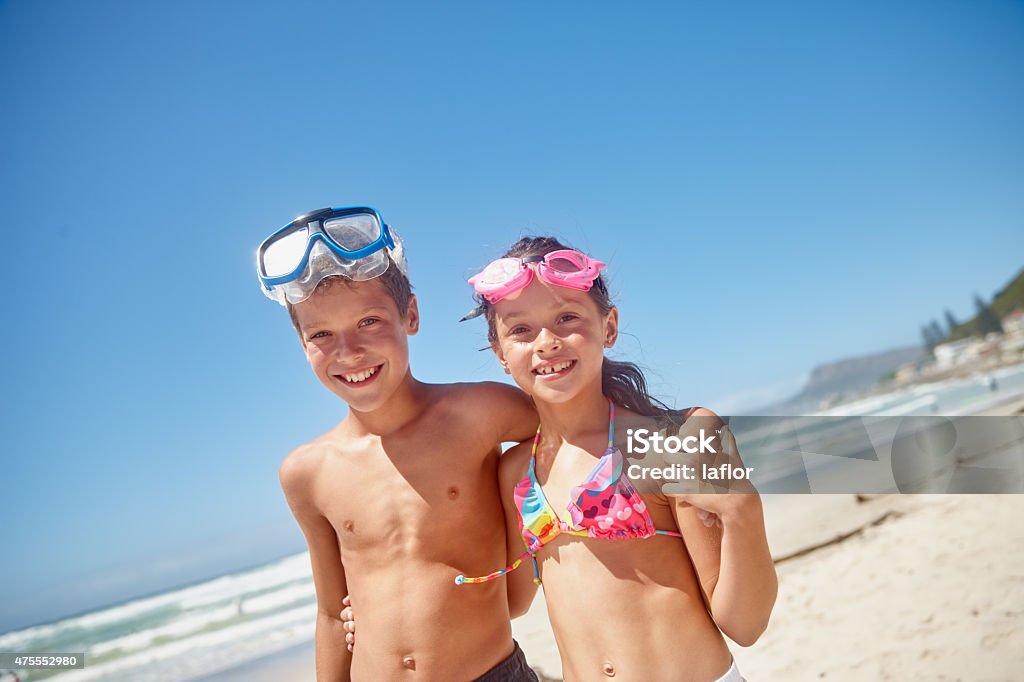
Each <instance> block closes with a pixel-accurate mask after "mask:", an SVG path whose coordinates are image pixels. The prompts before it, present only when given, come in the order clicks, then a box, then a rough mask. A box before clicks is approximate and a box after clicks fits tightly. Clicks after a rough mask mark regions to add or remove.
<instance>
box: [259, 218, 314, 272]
mask: <svg viewBox="0 0 1024 682" xmlns="http://www.w3.org/2000/svg"><path fill="white" fill-rule="evenodd" d="M308 234H309V231H308V230H307V229H306V228H302V229H299V230H295V231H294V232H291V233H289V234H286V235H284V236H283V237H281V238H280V239H276V240H274V241H273V242H272V243H270V244H268V245H267V248H266V249H265V250H264V251H263V269H264V270H265V273H264V274H265V275H266V276H267V277H281V276H282V275H287V274H288V273H289V272H291V271H292V270H294V269H295V268H296V267H297V266H298V264H299V262H300V261H301V260H302V255H303V254H304V253H305V252H306V239H307V236H308Z"/></svg>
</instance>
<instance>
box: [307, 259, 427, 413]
mask: <svg viewBox="0 0 1024 682" xmlns="http://www.w3.org/2000/svg"><path fill="white" fill-rule="evenodd" d="M293 308H294V311H295V319H296V320H297V321H298V323H299V334H300V336H301V337H302V345H303V347H304V348H305V351H306V359H307V360H308V361H309V364H310V366H311V367H312V368H313V372H314V373H315V374H316V377H317V379H319V380H320V383H322V384H323V385H324V386H326V387H327V388H328V389H329V390H330V391H331V392H332V393H334V394H335V395H336V396H338V397H339V398H341V399H342V400H344V401H345V402H346V403H348V405H349V407H351V408H352V409H354V410H356V411H358V412H370V411H372V410H376V409H378V408H380V407H381V406H382V405H383V404H384V403H385V402H386V401H387V399H388V398H390V397H391V395H392V394H393V393H394V392H395V390H396V389H397V388H398V387H399V385H401V383H402V380H403V379H404V378H405V375H406V373H407V372H408V370H409V338H408V337H409V336H411V335H412V334H415V333H416V332H417V331H418V330H419V311H418V309H417V306H416V298H415V297H413V298H412V299H411V300H410V301H409V310H408V311H404V312H405V314H404V315H403V314H400V313H399V310H398V307H397V306H396V305H395V301H394V299H393V298H391V296H390V295H389V294H388V292H387V290H386V289H385V288H384V286H383V285H382V284H381V283H380V281H379V280H376V279H372V280H369V281H367V282H348V281H335V282H331V283H329V284H327V285H326V286H322V287H321V288H319V289H317V290H316V292H314V294H313V295H312V296H310V297H309V298H307V299H306V300H305V301H303V302H302V303H298V304H296V305H295V306H294V307H293Z"/></svg>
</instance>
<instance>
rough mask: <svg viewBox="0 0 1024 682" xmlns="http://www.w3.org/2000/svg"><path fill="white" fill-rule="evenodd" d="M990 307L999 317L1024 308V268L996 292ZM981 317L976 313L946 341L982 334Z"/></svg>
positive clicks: (957, 327) (958, 326)
mask: <svg viewBox="0 0 1024 682" xmlns="http://www.w3.org/2000/svg"><path fill="white" fill-rule="evenodd" d="M989 307H990V308H991V309H992V312H993V313H995V316H996V317H997V318H999V319H1002V318H1003V317H1006V316H1007V315H1009V314H1010V313H1011V312H1013V310H1014V309H1015V308H1024V270H1021V271H1020V272H1018V273H1017V276H1016V277H1014V278H1013V280H1011V281H1010V283H1009V284H1007V285H1006V286H1005V287H1003V289H1002V290H1001V291H999V292H997V293H996V295H995V297H994V298H993V299H992V302H991V303H990V304H989ZM979 318H980V315H978V314H976V315H975V316H974V317H972V318H971V319H969V320H967V321H966V322H962V323H961V324H958V325H957V326H956V328H955V329H954V330H953V331H952V333H950V334H949V335H948V336H947V337H946V338H945V339H944V341H957V340H959V339H964V338H967V337H968V336H979V335H981V329H980V325H979Z"/></svg>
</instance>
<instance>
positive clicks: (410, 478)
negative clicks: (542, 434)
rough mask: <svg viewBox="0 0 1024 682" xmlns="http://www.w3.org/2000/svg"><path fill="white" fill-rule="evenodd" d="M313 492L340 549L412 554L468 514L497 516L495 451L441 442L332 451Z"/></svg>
mask: <svg viewBox="0 0 1024 682" xmlns="http://www.w3.org/2000/svg"><path fill="white" fill-rule="evenodd" d="M316 495H317V499H318V502H319V506H320V509H322V510H323V511H324V513H325V515H326V516H327V518H328V520H329V521H330V522H331V525H332V526H334V528H335V531H336V532H337V534H338V540H339V544H340V546H341V549H342V552H343V553H344V552H346V551H349V552H352V551H358V550H367V549H381V550H384V551H386V552H393V553H395V554H396V555H398V554H403V553H407V552H410V553H415V552H419V551H421V550H422V547H423V546H429V545H431V544H435V543H437V542H440V541H451V539H452V538H453V537H458V535H456V533H458V532H459V529H462V528H465V527H466V526H467V525H470V524H472V523H473V519H474V518H484V519H486V518H489V517H494V516H495V515H497V518H499V519H500V518H501V514H502V511H501V506H500V502H499V498H498V492H497V459H496V456H489V455H488V454H487V453H468V452H459V451H452V450H449V449H447V447H445V446H442V445H438V446H430V445H425V446H422V447H417V448H391V449H390V450H389V451H383V450H380V449H372V448H368V449H366V450H364V451H361V452H355V451H349V452H345V453H339V455H338V456H337V457H333V458H331V459H330V461H329V462H327V463H326V464H325V466H324V468H323V472H322V475H321V477H320V478H319V479H318V481H317V491H316ZM487 525H489V524H487Z"/></svg>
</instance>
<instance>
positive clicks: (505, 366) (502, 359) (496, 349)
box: [491, 343, 512, 374]
mask: <svg viewBox="0 0 1024 682" xmlns="http://www.w3.org/2000/svg"><path fill="white" fill-rule="evenodd" d="M491 350H493V351H494V355H495V357H497V358H498V364H500V365H501V368H502V369H503V370H505V374H511V373H512V372H510V371H509V369H508V361H507V360H506V359H505V354H504V353H502V352H501V346H499V345H498V344H496V343H492V344H491Z"/></svg>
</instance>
